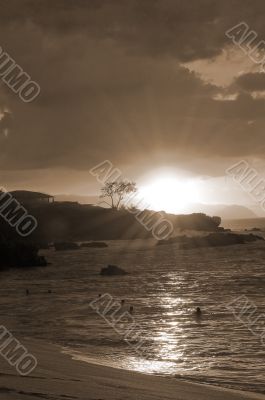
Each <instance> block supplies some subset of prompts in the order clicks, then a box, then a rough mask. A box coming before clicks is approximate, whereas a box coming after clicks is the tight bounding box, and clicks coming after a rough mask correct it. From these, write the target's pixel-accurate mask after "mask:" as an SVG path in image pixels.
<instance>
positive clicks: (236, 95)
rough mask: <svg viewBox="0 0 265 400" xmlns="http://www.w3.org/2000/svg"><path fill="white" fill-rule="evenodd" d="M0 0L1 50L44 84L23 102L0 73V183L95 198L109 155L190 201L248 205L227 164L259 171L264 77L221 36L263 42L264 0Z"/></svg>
mask: <svg viewBox="0 0 265 400" xmlns="http://www.w3.org/2000/svg"><path fill="white" fill-rule="evenodd" d="M1 3H2V4H1V13H0V38H1V40H0V46H1V48H2V49H3V50H4V51H6V52H7V53H8V54H9V55H10V56H11V57H12V58H13V59H14V60H15V61H16V63H17V64H18V65H20V66H21V67H22V68H23V70H24V71H26V72H27V73H28V74H29V75H30V76H31V78H32V79H33V80H34V81H36V82H37V83H38V84H39V85H40V88H41V92H40V95H39V96H38V97H37V98H36V99H35V100H34V101H33V102H31V103H24V102H23V101H22V100H21V99H20V97H19V96H18V95H17V94H16V93H13V91H12V90H11V89H10V88H9V87H8V86H7V85H6V84H5V83H4V82H3V81H2V80H0V144H1V147H0V149H1V150H0V171H1V172H0V176H1V184H2V185H3V186H5V187H6V188H8V189H10V190H13V189H28V190H39V191H45V192H49V193H61V194H67V193H69V194H81V195H89V194H91V195H92V194H95V193H96V192H97V191H98V189H99V184H98V182H96V180H95V178H94V177H93V176H92V175H91V174H90V173H89V170H90V169H91V168H92V167H93V166H95V165H97V164H98V163H100V162H102V161H104V160H110V161H111V163H112V164H113V165H114V167H117V168H119V169H120V170H121V171H122V173H123V175H124V176H125V177H126V178H129V179H133V180H135V181H136V182H137V183H139V185H140V186H141V185H142V186H148V185H151V184H152V182H153V181H152V180H154V179H156V178H157V177H159V178H161V177H162V178H163V177H164V176H166V175H165V171H169V172H166V174H167V173H169V174H171V175H172V174H174V175H175V177H176V179H179V180H180V181H183V180H188V181H189V182H196V185H199V189H200V190H199V192H200V196H199V197H198V199H197V200H198V201H199V202H205V203H207V202H208V203H223V204H243V205H250V206H252V207H254V206H255V204H254V203H253V201H252V199H251V198H250V197H249V195H248V194H247V193H244V192H242V189H241V188H239V187H238V186H236V185H235V183H234V182H232V181H231V180H229V179H227V177H226V173H225V171H226V169H227V168H228V167H229V166H231V165H233V164H234V163H236V162H238V161H240V160H242V159H244V160H247V161H248V162H249V163H250V165H251V166H253V167H255V168H256V169H257V170H258V172H259V173H260V175H261V176H262V175H264V166H265V163H264V150H265V142H264V136H265V129H264V128H265V112H264V111H265V95H264V93H265V74H264V73H263V72H261V69H260V65H258V64H257V63H255V62H253V61H252V60H251V59H250V57H249V55H248V54H247V53H246V52H244V51H242V49H240V48H239V47H238V46H236V45H235V44H234V43H233V41H232V40H231V39H229V38H228V37H227V35H226V34H225V33H226V31H227V30H229V29H231V28H232V27H233V26H235V25H237V24H239V23H240V22H242V21H244V23H246V24H247V25H248V26H249V28H250V29H251V30H253V31H255V32H256V33H257V37H258V40H263V39H264V40H265V25H264V12H265V3H264V0H251V1H250V0H244V1H242V0H222V1H220V0H189V1H183V0H89V1H88V0H87V1H86V0H8V1H3V0H2V1H1ZM255 43H257V42H254V43H253V46H254V45H255ZM250 50H251V48H250Z"/></svg>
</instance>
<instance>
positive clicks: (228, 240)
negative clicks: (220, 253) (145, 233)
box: [157, 232, 264, 249]
mask: <svg viewBox="0 0 265 400" xmlns="http://www.w3.org/2000/svg"><path fill="white" fill-rule="evenodd" d="M257 240H264V239H263V237H261V236H258V235H253V234H252V233H250V234H248V235H246V234H237V233H221V232H216V233H210V234H209V235H206V236H193V237H187V236H179V237H175V238H172V239H169V240H163V241H160V242H158V243H157V244H158V245H165V244H173V243H177V244H179V247H180V248H181V249H193V248H198V247H218V246H231V245H235V244H245V243H248V242H254V241H257Z"/></svg>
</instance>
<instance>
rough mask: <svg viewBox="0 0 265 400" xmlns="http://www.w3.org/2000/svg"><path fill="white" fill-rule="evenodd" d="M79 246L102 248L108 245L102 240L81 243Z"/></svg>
mask: <svg viewBox="0 0 265 400" xmlns="http://www.w3.org/2000/svg"><path fill="white" fill-rule="evenodd" d="M81 247H96V248H103V247H108V245H107V243H104V242H89V243H81Z"/></svg>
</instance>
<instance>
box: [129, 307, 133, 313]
mask: <svg viewBox="0 0 265 400" xmlns="http://www.w3.org/2000/svg"><path fill="white" fill-rule="evenodd" d="M132 313H133V306H130V314H132Z"/></svg>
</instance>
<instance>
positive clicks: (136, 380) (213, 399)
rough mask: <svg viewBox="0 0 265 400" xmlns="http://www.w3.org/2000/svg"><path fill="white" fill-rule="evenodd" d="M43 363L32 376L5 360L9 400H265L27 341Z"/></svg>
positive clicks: (3, 391) (1, 374)
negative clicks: (105, 363) (78, 356)
mask: <svg viewBox="0 0 265 400" xmlns="http://www.w3.org/2000/svg"><path fill="white" fill-rule="evenodd" d="M22 343H23V344H24V345H25V346H26V347H27V349H28V351H30V352H31V353H32V354H33V355H35V357H36V358H37V360H38V365H37V367H36V369H35V370H34V371H33V372H32V373H31V374H30V375H29V376H24V377H23V376H19V375H18V374H17V371H16V369H15V368H13V367H12V366H10V365H9V364H8V363H7V361H5V360H4V359H2V358H1V359H0V399H2V398H3V400H39V399H41V398H42V399H43V398H44V399H47V400H62V399H68V400H74V399H75V400H125V399H126V400H135V399H136V398H137V400H151V399H152V400H160V399H161V400H162V399H163V400H166V399H168V400H171V399H172V400H173V399H174V400H208V399H209V400H239V399H240V400H247V399H249V400H252V399H253V400H254V399H256V400H265V395H263V394H258V393H250V392H245V391H236V390H232V389H226V388H222V387H220V386H211V385H208V384H201V383H192V382H189V381H186V380H178V379H177V378H173V377H162V376H156V375H151V374H143V373H140V372H134V371H128V370H124V369H118V368H114V367H110V366H103V365H100V364H93V363H88V362H86V361H81V360H77V359H76V358H74V357H73V356H71V355H70V354H69V353H68V354H67V353H66V352H65V351H64V348H62V347H61V346H59V345H55V344H49V343H46V342H44V341H37V340H29V339H26V340H22Z"/></svg>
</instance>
